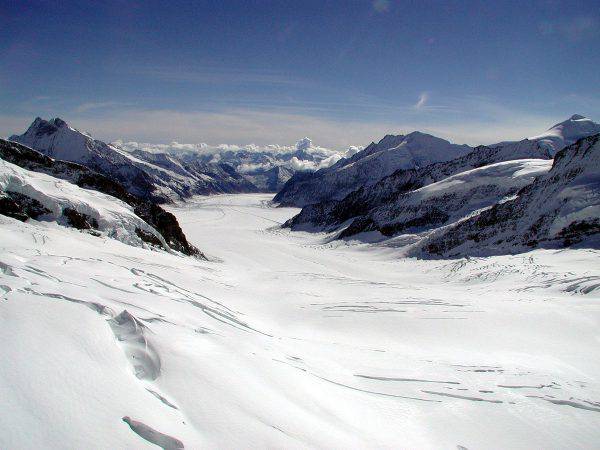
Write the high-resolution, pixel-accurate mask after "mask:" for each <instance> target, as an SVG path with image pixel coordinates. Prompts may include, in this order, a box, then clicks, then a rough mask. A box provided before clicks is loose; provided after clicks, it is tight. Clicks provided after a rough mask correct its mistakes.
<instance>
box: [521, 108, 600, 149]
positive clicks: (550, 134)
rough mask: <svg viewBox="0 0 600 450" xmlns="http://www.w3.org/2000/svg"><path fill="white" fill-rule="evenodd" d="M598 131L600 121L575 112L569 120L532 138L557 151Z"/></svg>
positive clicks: (599, 129)
mask: <svg viewBox="0 0 600 450" xmlns="http://www.w3.org/2000/svg"><path fill="white" fill-rule="evenodd" d="M598 133H600V123H596V122H594V121H593V120H591V119H588V118H587V117H585V116H582V115H581V114H573V115H572V116H571V117H569V118H568V119H567V120H565V121H563V122H560V123H557V124H556V125H554V126H552V127H551V128H549V129H548V131H546V132H545V133H543V134H540V135H539V136H534V137H531V138H530V139H531V140H535V141H539V142H541V143H542V144H543V145H545V146H546V147H547V148H548V149H550V150H551V151H552V153H556V152H558V151H559V150H562V149H563V148H565V147H566V146H568V145H571V144H573V143H574V142H576V141H578V140H579V139H581V138H584V137H588V136H592V135H594V134H598Z"/></svg>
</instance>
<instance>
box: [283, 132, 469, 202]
mask: <svg viewBox="0 0 600 450" xmlns="http://www.w3.org/2000/svg"><path fill="white" fill-rule="evenodd" d="M471 150H472V148H471V147H469V146H468V145H456V144H451V143H450V142H448V141H445V140H444V139H440V138H437V137H435V136H431V135H428V134H424V133H420V132H417V131H416V132H413V133H410V134H408V135H397V136H394V135H387V136H385V137H384V138H383V139H382V140H380V141H379V142H378V143H377V144H375V143H374V142H373V143H371V144H370V145H369V146H367V147H366V148H365V149H363V150H361V151H359V152H358V153H356V154H354V155H353V156H351V157H350V158H345V159H341V160H339V161H338V162H337V163H335V164H334V165H332V166H331V167H328V168H324V169H321V170H318V171H316V172H314V173H312V174H306V173H301V174H297V175H296V176H293V177H292V178H291V179H290V180H289V181H288V182H287V183H286V184H285V186H284V187H283V188H282V190H281V191H280V192H279V193H278V194H277V195H276V196H275V198H274V199H273V201H274V202H276V203H279V204H280V205H281V206H300V207H302V206H305V205H308V204H311V203H318V202H320V201H324V200H341V199H343V198H344V197H345V196H346V195H348V194H349V193H350V192H352V191H354V190H356V189H359V188H361V187H362V186H371V185H373V184H375V183H377V182H378V181H379V180H381V179H382V178H384V177H385V176H387V175H390V174H392V173H393V172H395V171H396V170H398V169H412V168H417V167H423V166H426V165H428V164H431V163H434V162H438V161H448V160H451V159H454V158H456V157H458V156H461V155H464V154H466V153H469V152H470V151H471Z"/></svg>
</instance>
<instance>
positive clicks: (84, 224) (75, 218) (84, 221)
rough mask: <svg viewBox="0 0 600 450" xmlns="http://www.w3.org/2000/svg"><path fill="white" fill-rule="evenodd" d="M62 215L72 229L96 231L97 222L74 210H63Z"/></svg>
mask: <svg viewBox="0 0 600 450" xmlns="http://www.w3.org/2000/svg"><path fill="white" fill-rule="evenodd" d="M63 215H64V216H65V217H66V218H67V221H68V223H69V225H71V226H72V227H73V228H77V229H78V230H90V229H94V230H97V229H98V221H97V220H96V219H94V218H93V217H90V216H88V215H86V214H83V213H80V212H79V211H76V210H74V209H71V208H65V209H63Z"/></svg>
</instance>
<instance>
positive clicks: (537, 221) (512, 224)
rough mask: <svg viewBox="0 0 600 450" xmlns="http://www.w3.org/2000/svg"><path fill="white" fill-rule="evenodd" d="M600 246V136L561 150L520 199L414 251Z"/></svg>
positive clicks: (458, 253)
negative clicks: (544, 173) (575, 245)
mask: <svg viewBox="0 0 600 450" xmlns="http://www.w3.org/2000/svg"><path fill="white" fill-rule="evenodd" d="M580 243H582V244H585V245H587V246H590V247H593V248H600V134H596V135H594V136H590V137H587V138H583V139H580V140H579V141H577V142H576V143H574V144H571V145H570V146H568V147H566V148H565V149H563V150H561V151H559V152H558V153H557V154H556V156H555V158H554V163H553V165H552V169H551V170H550V171H549V172H548V173H547V174H546V175H542V176H540V177H538V178H537V179H536V181H535V182H534V183H533V184H531V185H529V186H527V187H525V188H523V189H522V190H521V191H520V192H519V193H518V194H517V195H516V196H515V198H513V199H511V200H509V201H506V202H504V203H499V204H496V205H495V206H493V207H492V208H490V209H488V210H485V211H483V212H482V213H481V214H479V215H477V216H475V217H472V218H469V219H467V220H464V221H462V222H459V223H458V224H457V225H456V226H453V227H449V228H446V229H441V230H439V231H438V232H436V233H433V234H432V235H431V236H429V237H428V238H427V239H426V240H425V241H424V242H423V243H422V244H421V245H419V246H418V247H417V249H416V250H415V251H414V254H417V255H434V256H438V257H439V256H444V257H455V256H462V255H492V254H503V253H514V252H519V251H523V250H527V249H530V248H532V247H548V248H560V247H565V246H570V245H573V244H580Z"/></svg>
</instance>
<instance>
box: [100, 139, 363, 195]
mask: <svg viewBox="0 0 600 450" xmlns="http://www.w3.org/2000/svg"><path fill="white" fill-rule="evenodd" d="M111 145H113V146H115V147H117V148H118V149H120V150H122V151H125V152H127V153H129V154H130V155H132V156H134V157H135V158H138V159H142V160H144V161H148V162H151V163H152V164H155V165H159V166H161V167H164V168H167V169H171V166H172V165H173V164H176V165H179V166H184V167H187V166H190V165H199V166H200V167H203V165H204V166H206V167H215V166H218V165H222V164H226V165H227V166H229V167H233V168H234V169H235V172H237V174H239V175H241V176H243V177H244V178H245V179H247V180H248V181H249V182H251V183H252V184H253V185H254V186H255V190H259V191H262V192H278V191H279V190H281V188H282V187H283V185H284V184H285V182H286V181H287V180H288V179H289V178H290V177H291V176H292V175H293V174H294V173H295V172H296V171H314V170H317V169H319V168H323V167H329V166H330V165H332V164H334V163H335V162H337V161H338V160H339V159H341V158H342V156H343V155H349V154H353V153H354V152H355V151H358V150H357V149H355V148H353V147H351V148H350V149H348V150H347V151H346V152H338V151H334V150H330V149H327V148H324V147H320V146H316V145H314V144H313V143H312V141H311V140H310V139H309V138H303V139H300V140H299V141H298V142H297V143H296V144H295V145H294V146H280V145H265V146H258V145H254V144H249V145H246V146H238V145H225V144H224V145H218V146H209V145H208V144H180V143H178V142H172V143H170V144H149V143H138V142H123V141H120V140H119V141H115V142H113V143H112V144H111ZM201 171H202V172H203V173H206V172H210V169H207V168H203V169H201ZM186 175H188V176H189V174H186ZM248 191H249V192H251V190H248Z"/></svg>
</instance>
